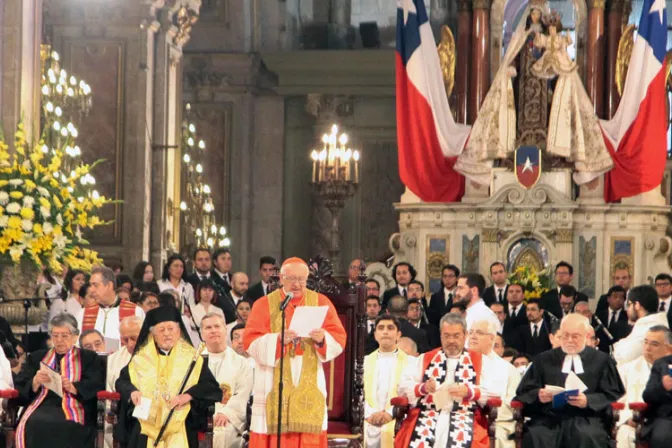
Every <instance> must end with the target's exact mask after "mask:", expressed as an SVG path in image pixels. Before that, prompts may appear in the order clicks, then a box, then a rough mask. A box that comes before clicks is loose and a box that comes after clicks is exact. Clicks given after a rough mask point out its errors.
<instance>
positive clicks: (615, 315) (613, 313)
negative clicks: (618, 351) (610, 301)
mask: <svg viewBox="0 0 672 448" xmlns="http://www.w3.org/2000/svg"><path fill="white" fill-rule="evenodd" d="M607 309H608V310H609V314H608V315H607V321H606V322H602V323H603V324H604V325H606V326H607V327H608V326H609V325H610V324H611V321H612V320H613V321H614V323H616V322H618V318H619V317H621V312H622V311H623V309H620V310H616V311H614V310H612V309H611V308H607Z"/></svg>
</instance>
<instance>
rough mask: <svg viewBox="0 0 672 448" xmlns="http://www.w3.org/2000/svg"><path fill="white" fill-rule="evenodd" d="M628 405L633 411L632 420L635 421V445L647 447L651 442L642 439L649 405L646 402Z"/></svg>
mask: <svg viewBox="0 0 672 448" xmlns="http://www.w3.org/2000/svg"><path fill="white" fill-rule="evenodd" d="M628 407H629V408H630V410H631V411H632V421H633V422H635V445H636V446H637V448H647V447H648V446H649V444H648V443H646V442H645V441H644V440H642V427H643V426H644V421H645V414H646V410H647V409H648V408H649V405H648V404H646V403H644V402H635V403H630V404H629V405H628Z"/></svg>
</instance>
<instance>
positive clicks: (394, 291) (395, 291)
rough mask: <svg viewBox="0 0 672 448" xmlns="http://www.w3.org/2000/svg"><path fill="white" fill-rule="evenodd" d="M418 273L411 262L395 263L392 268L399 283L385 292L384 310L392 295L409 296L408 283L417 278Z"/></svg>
mask: <svg viewBox="0 0 672 448" xmlns="http://www.w3.org/2000/svg"><path fill="white" fill-rule="evenodd" d="M416 275H418V273H417V271H416V270H415V268H414V267H413V265H411V264H410V263H406V262H405V261H402V262H400V263H397V264H395V265H394V267H393V268H392V277H393V278H394V281H395V282H396V283H397V286H395V287H394V288H390V289H388V290H387V291H385V293H383V304H382V305H383V309H384V310H386V309H387V303H388V302H389V301H390V299H391V298H392V297H394V296H401V297H404V298H406V299H407V298H408V291H407V290H406V289H407V288H408V284H409V283H410V282H411V281H413V280H415V276H416Z"/></svg>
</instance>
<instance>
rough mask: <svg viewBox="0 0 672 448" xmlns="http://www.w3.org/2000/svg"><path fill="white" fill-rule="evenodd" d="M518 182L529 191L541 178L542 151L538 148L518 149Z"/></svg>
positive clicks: (516, 161) (523, 147)
mask: <svg viewBox="0 0 672 448" xmlns="http://www.w3.org/2000/svg"><path fill="white" fill-rule="evenodd" d="M515 164H516V180H518V183H519V184H520V185H522V186H523V187H525V188H527V189H528V190H529V189H530V188H532V187H534V185H535V184H536V183H537V182H538V181H539V178H540V177H541V149H539V148H538V147H537V146H521V147H519V148H518V149H516V156H515Z"/></svg>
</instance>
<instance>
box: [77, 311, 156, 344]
mask: <svg viewBox="0 0 672 448" xmlns="http://www.w3.org/2000/svg"><path fill="white" fill-rule="evenodd" d="M85 311H86V309H82V311H80V312H79V315H78V316H76V317H77V328H79V329H80V330H81V328H82V321H83V320H84V312H85ZM135 315H136V316H138V317H140V318H142V319H144V318H145V312H144V311H142V308H140V307H139V306H136V307H135ZM119 324H120V322H119V306H115V307H111V308H103V307H99V308H98V317H97V318H96V325H95V326H94V327H93V328H95V329H96V330H98V331H100V333H101V334H102V335H103V336H104V337H106V338H108V339H116V340H117V341H119V340H121V335H120V334H119Z"/></svg>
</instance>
